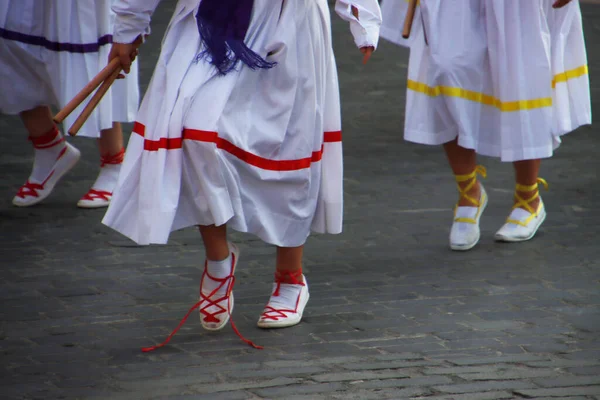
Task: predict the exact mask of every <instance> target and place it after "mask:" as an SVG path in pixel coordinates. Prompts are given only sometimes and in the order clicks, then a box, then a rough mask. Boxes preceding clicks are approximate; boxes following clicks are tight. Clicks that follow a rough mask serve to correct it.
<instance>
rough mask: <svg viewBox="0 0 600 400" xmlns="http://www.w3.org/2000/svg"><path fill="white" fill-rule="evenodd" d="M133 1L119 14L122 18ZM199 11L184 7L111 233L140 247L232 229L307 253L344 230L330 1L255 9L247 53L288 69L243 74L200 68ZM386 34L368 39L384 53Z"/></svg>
mask: <svg viewBox="0 0 600 400" xmlns="http://www.w3.org/2000/svg"><path fill="white" fill-rule="evenodd" d="M369 2H370V3H372V4H373V5H374V6H375V7H376V9H377V11H378V10H379V8H378V5H377V3H376V1H374V0H369ZM132 3H135V0H123V1H121V2H120V3H119V4H118V5H117V7H116V8H118V7H123V8H124V9H126V11H123V15H124V17H123V18H128V17H127V16H128V15H130V14H131V8H132V7H133V6H132ZM138 3H139V8H138V13H137V15H139V17H136V16H134V17H132V19H128V20H127V21H124V22H123V24H118V23H117V26H116V30H117V31H119V29H121V28H122V27H123V26H128V23H130V22H131V21H132V20H133V21H135V20H142V19H143V16H144V15H147V14H146V13H145V12H143V8H144V7H145V8H146V9H147V8H151V7H154V6H155V5H156V4H154V5H152V4H149V3H142V2H138ZM155 3H156V1H155ZM198 6H199V1H198V0H180V1H179V3H178V5H177V8H176V10H175V14H174V17H173V19H172V21H171V24H170V25H169V28H168V29H167V33H166V36H165V38H164V41H163V47H162V53H161V55H160V58H159V60H158V64H157V67H156V70H155V73H154V76H153V78H152V81H151V84H150V86H149V88H148V92H147V93H146V96H145V98H144V100H143V102H142V106H141V109H140V112H139V115H138V123H136V126H135V128H134V133H133V134H132V136H131V139H130V142H129V145H128V151H127V156H126V158H125V162H124V165H123V170H122V171H121V175H120V179H119V183H118V185H117V188H116V189H115V191H114V194H113V198H112V202H111V205H110V207H109V209H108V211H107V213H106V215H105V217H104V220H103V223H104V224H106V225H108V226H110V227H111V228H113V229H115V230H117V231H119V232H121V233H122V234H124V235H126V236H127V237H129V238H131V239H132V240H134V241H136V242H137V243H139V244H150V243H165V242H167V240H168V238H169V235H170V232H171V231H174V230H177V229H181V228H185V227H189V226H193V225H211V224H216V225H222V224H224V223H228V225H229V226H230V227H232V228H233V229H235V230H238V231H242V232H250V233H253V234H255V235H257V236H258V237H260V238H261V239H262V240H264V241H265V242H267V243H271V244H274V245H277V246H283V247H295V246H300V245H302V244H304V242H305V241H306V239H307V237H308V235H309V233H310V231H311V229H312V230H313V231H316V232H321V233H339V232H341V229H342V213H343V190H342V180H343V164H342V143H341V118H340V103H339V88H338V78H337V72H336V64H335V59H334V55H333V50H332V43H331V30H330V15H329V9H328V5H327V1H326V0H296V1H283V0H255V3H254V10H253V16H252V21H251V24H250V29H249V32H248V34H247V37H246V43H247V44H248V46H249V47H251V48H252V49H253V50H254V51H255V52H257V53H258V54H260V55H261V56H263V57H266V59H267V60H269V61H275V62H277V65H276V66H275V67H274V68H272V69H268V70H251V69H249V68H247V67H245V66H239V67H238V69H237V70H236V71H234V72H231V73H229V74H227V75H226V76H218V75H216V74H215V69H214V68H213V67H212V66H211V65H210V64H208V63H207V62H205V61H202V60H201V61H198V59H197V55H198V54H199V53H200V52H201V51H202V50H203V47H202V46H203V45H202V44H201V42H200V39H199V35H198V28H197V25H196V20H195V15H196V13H197V10H198ZM378 27H379V24H376V26H375V28H376V29H369V31H370V32H371V33H373V32H374V42H375V43H372V44H373V45H375V44H376V41H377V37H378V34H379V32H378ZM141 29H142V30H143V29H145V27H143V26H142V27H141ZM123 32H124V31H123ZM365 32H367V30H365ZM122 36H123V41H129V40H130V39H131V37H133V36H135V33H134V34H133V36H129V37H127V34H126V33H123V34H122ZM367 36H368V35H367ZM372 42H373V40H372ZM142 52H143V49H142ZM357 56H359V54H358V53H357Z"/></svg>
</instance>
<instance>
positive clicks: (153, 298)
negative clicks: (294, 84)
mask: <svg viewBox="0 0 600 400" xmlns="http://www.w3.org/2000/svg"><path fill="white" fill-rule="evenodd" d="M581 3H582V7H583V18H584V25H585V30H586V32H585V33H586V35H585V36H586V40H587V43H588V63H589V69H590V75H591V93H592V97H593V104H592V108H593V113H594V114H596V115H597V114H598V113H600V108H599V105H600V85H598V83H597V81H598V77H599V76H600V47H599V46H598V45H597V43H600V1H596V0H594V1H591V0H587V1H583V0H582V1H581ZM175 4H176V1H175V0H163V1H162V2H161V4H160V6H159V9H158V10H157V11H156V13H155V14H154V15H153V26H152V30H153V34H152V35H151V36H150V37H149V38H148V40H147V42H146V44H144V47H143V48H142V49H141V58H140V77H141V87H142V90H145V88H146V87H147V85H148V82H149V79H150V76H151V74H152V71H153V69H154V65H155V63H156V60H157V58H158V55H159V50H160V48H159V46H160V41H161V39H162V34H163V32H164V30H165V28H166V26H167V24H168V22H169V20H170V18H171V13H172V12H173V9H174V7H175ZM330 4H331V5H333V2H332V1H330ZM332 21H333V23H332V27H333V31H334V46H335V49H336V52H337V53H336V58H337V61H338V72H339V77H340V83H341V100H342V115H343V129H344V178H345V198H344V213H345V221H344V232H343V233H342V234H340V235H337V236H325V235H314V236H312V237H311V238H310V239H309V241H308V243H307V246H306V249H305V256H306V258H305V265H304V270H305V272H306V274H307V276H308V279H309V281H310V287H311V301H310V302H309V304H308V307H307V309H306V312H305V315H304V320H303V322H302V323H301V324H300V325H298V326H296V327H294V328H291V329H285V330H276V331H275V330H273V331H263V330H260V329H258V328H257V327H256V325H255V324H256V318H257V316H258V315H259V314H260V312H262V308H263V306H264V304H265V302H266V301H267V298H268V293H269V292H270V290H271V284H272V277H273V265H274V257H275V249H274V248H273V246H267V245H264V244H262V242H261V241H260V240H258V239H257V238H255V237H252V236H250V235H246V234H239V233H235V232H231V239H232V240H234V241H235V242H237V243H239V245H240V247H241V248H242V250H243V258H242V262H241V264H240V268H239V270H238V273H237V275H236V278H237V282H236V310H235V311H234V315H233V318H234V320H235V323H236V324H237V326H238V328H239V329H240V330H241V332H242V333H243V334H244V335H246V336H247V337H248V338H251V339H252V340H254V341H256V342H257V343H259V344H264V345H265V349H264V350H262V351H258V350H254V349H252V348H250V347H248V346H247V345H245V344H244V343H243V342H241V341H240V340H239V339H238V337H237V336H236V335H235V333H234V332H233V330H232V329H231V328H230V327H227V328H225V329H224V330H223V331H221V332H217V333H207V332H205V331H203V330H202V329H201V327H200V324H199V323H198V319H197V316H196V314H193V315H192V316H191V317H190V321H188V322H187V323H186V324H185V325H184V326H183V327H182V329H181V331H180V332H179V333H178V335H176V336H175V337H174V338H173V340H172V341H171V342H170V343H169V344H168V345H167V346H165V347H163V348H161V349H159V350H157V351H155V352H151V353H142V352H141V350H140V348H141V347H142V346H145V345H151V344H155V343H159V342H161V341H162V340H164V339H165V338H166V337H167V335H168V334H169V333H170V332H171V331H172V330H173V329H174V328H175V327H176V326H177V324H178V323H179V321H180V318H182V317H183V315H185V313H186V312H187V310H188V309H189V308H190V307H191V305H192V304H193V303H194V302H195V301H196V298H197V291H198V281H199V279H200V275H201V270H202V261H203V260H204V250H203V248H202V245H201V241H200V237H199V234H198V232H197V229H195V228H190V229H184V230H181V231H178V232H174V233H173V235H172V236H171V240H170V242H169V243H168V244H167V245H161V246H138V245H136V244H135V243H133V242H131V241H130V240H128V239H126V238H124V237H122V236H120V235H118V234H116V233H115V232H113V231H111V230H110V229H108V228H107V227H105V226H103V225H102V224H101V219H102V216H103V215H104V212H105V210H82V209H78V208H77V207H76V206H75V202H76V201H77V199H79V197H80V196H81V195H82V194H83V193H84V192H85V191H86V190H87V189H88V188H89V186H90V185H91V184H92V183H93V179H95V177H96V174H97V172H98V163H99V156H98V151H97V145H96V143H95V141H93V140H87V139H85V138H77V137H75V138H69V139H68V140H70V141H72V143H73V144H74V145H75V146H77V147H78V148H79V149H80V150H81V151H82V159H81V161H80V162H79V164H78V165H77V168H75V169H74V170H73V171H71V172H70V173H69V174H68V175H67V176H65V178H64V179H63V180H62V181H61V182H60V183H59V185H57V187H56V188H55V191H54V192H53V193H52V195H51V196H50V197H49V198H48V199H46V200H45V201H44V202H43V203H41V204H39V205H37V206H35V207H31V208H27V209H20V208H15V207H13V206H12V205H11V202H10V200H11V198H12V197H13V196H14V193H15V192H16V190H17V189H18V188H19V186H20V185H21V184H22V183H23V182H24V181H25V180H26V178H27V175H28V174H29V170H30V166H31V162H32V160H33V158H32V156H33V152H32V151H31V147H30V145H29V144H28V143H27V141H26V133H25V130H24V128H23V125H22V123H21V121H20V120H19V118H18V117H16V116H5V115H1V116H0V132H3V133H4V132H6V133H7V134H5V135H0V148H1V149H3V151H2V152H0V171H2V172H3V179H0V254H1V255H2V257H0V278H1V279H0V282H1V283H0V301H2V309H0V354H1V355H2V361H3V364H2V370H1V372H2V373H1V374H0V388H1V389H2V391H1V393H2V395H1V396H0V397H2V398H7V399H11V398H14V399H28V400H33V399H36V400H37V399H44V400H46V399H94V400H95V399H102V400H104V399H111V400H121V399H123V400H131V399H149V400H154V399H161V400H164V399H179V400H184V399H185V400H187V399H195V400H199V399H225V400H226V399H235V400H237V399H249V400H260V399H261V398H285V399H286V400H295V399H307V398H308V399H311V400H320V399H343V400H351V399H361V400H364V399H377V400H380V399H409V398H411V399H418V398H424V399H425V398H427V399H460V400H470V399H477V400H485V399H505V398H516V397H530V398H540V399H541V398H561V399H562V398H564V399H571V400H580V399H582V398H586V399H587V400H593V399H594V398H596V399H597V400H599V399H600V393H598V387H600V383H598V382H597V380H596V379H597V376H600V372H599V371H598V367H600V361H599V360H600V335H599V332H600V326H599V325H598V323H599V321H600V307H599V306H600V295H599V293H600V262H599V261H598V260H600V248H599V247H598V245H597V230H598V228H597V227H598V226H599V225H600V214H599V213H598V212H597V211H596V210H598V209H599V207H600V203H599V199H600V187H599V186H598V185H597V171H598V170H599V169H600V160H599V158H598V135H597V130H598V128H597V127H596V126H595V125H593V126H591V127H582V128H581V129H579V130H578V131H577V132H574V133H572V134H570V135H568V136H566V137H565V140H564V141H563V142H564V143H562V144H561V147H560V149H558V150H557V151H556V154H555V156H554V157H553V158H552V159H549V160H544V162H543V163H542V173H543V176H544V177H545V178H546V179H547V180H548V181H549V182H551V184H552V190H551V191H550V192H547V193H546V194H545V195H544V200H545V203H546V207H547V210H548V218H547V219H546V221H545V223H544V225H543V226H542V228H541V230H540V232H539V235H538V236H536V238H535V239H534V240H531V241H528V242H526V243H519V244H499V243H495V242H494V241H493V233H494V232H495V230H496V229H497V228H498V227H499V226H500V225H501V224H502V223H503V221H504V219H505V218H506V215H507V213H508V211H509V209H510V207H511V205H512V189H513V185H514V183H513V182H514V177H513V169H512V167H511V166H510V165H508V164H506V163H501V162H499V161H498V160H492V159H488V158H486V159H485V160H484V161H485V164H486V166H487V167H488V170H489V171H490V174H489V177H488V179H487V180H486V182H487V186H486V187H487V188H489V193H490V203H489V207H488V208H487V209H486V217H485V218H483V219H482V225H481V228H482V239H481V242H480V243H479V245H478V246H477V247H475V248H474V249H473V250H471V251H469V252H451V251H449V249H448V248H447V240H448V233H449V229H450V223H451V215H452V207H453V203H454V201H455V200H456V196H457V193H456V187H455V182H454V180H453V179H452V174H451V172H450V170H449V168H448V166H447V161H446V158H445V156H444V154H443V151H442V150H441V149H440V148H439V147H430V146H420V145H416V144H413V143H407V142H404V141H403V139H402V130H403V119H404V103H405V101H406V68H407V60H408V55H409V51H408V49H405V48H399V47H397V46H394V45H391V44H390V43H387V42H386V41H381V43H380V45H379V49H378V52H377V53H375V55H374V57H373V58H372V59H371V61H370V62H369V64H367V65H363V64H362V63H361V55H360V53H359V52H358V51H357V50H356V48H355V45H354V42H353V40H352V37H351V36H350V35H349V33H348V27H347V24H346V23H345V22H343V21H341V20H340V19H339V18H337V17H336V16H332ZM131 129H132V124H124V131H125V139H126V140H127V138H128V137H129V136H130V132H131ZM440 389H443V390H440Z"/></svg>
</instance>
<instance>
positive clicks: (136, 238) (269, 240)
mask: <svg viewBox="0 0 600 400" xmlns="http://www.w3.org/2000/svg"><path fill="white" fill-rule="evenodd" d="M102 224H104V225H105V226H107V227H109V228H111V229H112V230H114V231H116V232H118V233H120V234H121V235H123V236H125V237H127V238H129V239H130V240H132V241H133V242H135V243H136V244H137V245H140V246H148V245H153V244H158V245H164V244H167V243H168V241H169V238H170V235H171V233H173V232H177V231H180V230H183V229H187V228H191V227H194V226H199V225H200V224H198V222H196V221H194V222H191V221H190V222H188V223H186V224H182V225H180V226H177V227H176V228H175V229H173V228H169V230H168V232H167V233H166V234H165V233H164V232H163V233H161V234H160V235H157V234H150V235H144V236H145V237H142V236H141V235H140V234H139V232H135V231H133V230H131V229H127V226H131V225H130V224H122V223H119V222H115V221H107V220H103V221H102ZM223 224H227V226H228V227H230V228H231V229H233V230H235V231H237V232H240V233H248V234H251V235H254V236H256V237H258V238H259V239H260V240H262V241H263V242H265V243H266V244H269V245H273V246H278V247H299V246H302V245H304V244H305V243H306V240H307V239H308V237H309V236H310V234H311V233H313V232H314V233H318V234H332V235H333V234H339V233H341V229H339V231H338V230H337V229H328V230H321V229H317V230H315V229H312V228H309V229H308V230H307V231H306V233H305V234H303V235H296V237H294V238H292V239H290V240H275V239H274V238H273V237H272V236H271V235H267V234H266V232H265V231H262V232H257V231H256V230H254V229H248V227H247V226H246V225H245V224H244V223H243V222H242V221H240V220H236V218H235V217H232V218H230V219H229V220H228V221H226V222H224V223H223ZM219 225H222V224H219ZM309 225H310V224H309ZM150 230H151V231H155V229H150ZM291 231H294V230H293V229H292V230H291Z"/></svg>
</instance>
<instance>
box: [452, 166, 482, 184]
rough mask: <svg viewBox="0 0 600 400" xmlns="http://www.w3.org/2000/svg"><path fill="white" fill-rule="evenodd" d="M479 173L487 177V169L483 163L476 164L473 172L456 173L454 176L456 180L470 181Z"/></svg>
mask: <svg viewBox="0 0 600 400" xmlns="http://www.w3.org/2000/svg"><path fill="white" fill-rule="evenodd" d="M477 175H481V176H482V177H484V178H486V177H487V170H486V169H485V167H484V166H483V165H478V166H476V167H475V169H474V170H473V172H471V173H470V174H466V175H454V178H455V179H456V182H466V181H470V180H471V179H475V178H476V177H477Z"/></svg>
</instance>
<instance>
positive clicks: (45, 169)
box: [29, 132, 66, 183]
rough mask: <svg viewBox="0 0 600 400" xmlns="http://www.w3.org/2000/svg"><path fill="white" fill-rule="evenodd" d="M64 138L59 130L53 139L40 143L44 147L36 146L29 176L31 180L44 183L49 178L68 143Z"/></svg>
mask: <svg viewBox="0 0 600 400" xmlns="http://www.w3.org/2000/svg"><path fill="white" fill-rule="evenodd" d="M62 140H63V136H62V135H61V134H60V132H58V135H57V136H56V137H55V138H54V139H53V140H51V141H50V142H48V143H46V144H43V145H39V147H42V148H38V147H36V148H34V161H33V168H32V170H31V175H30V177H29V180H30V181H32V182H35V183H42V182H43V181H44V180H46V178H48V175H49V174H50V171H52V168H53V167H54V164H56V160H58V158H59V157H60V155H61V152H62V151H63V150H64V148H65V146H66V143H65V142H64V141H62Z"/></svg>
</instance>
